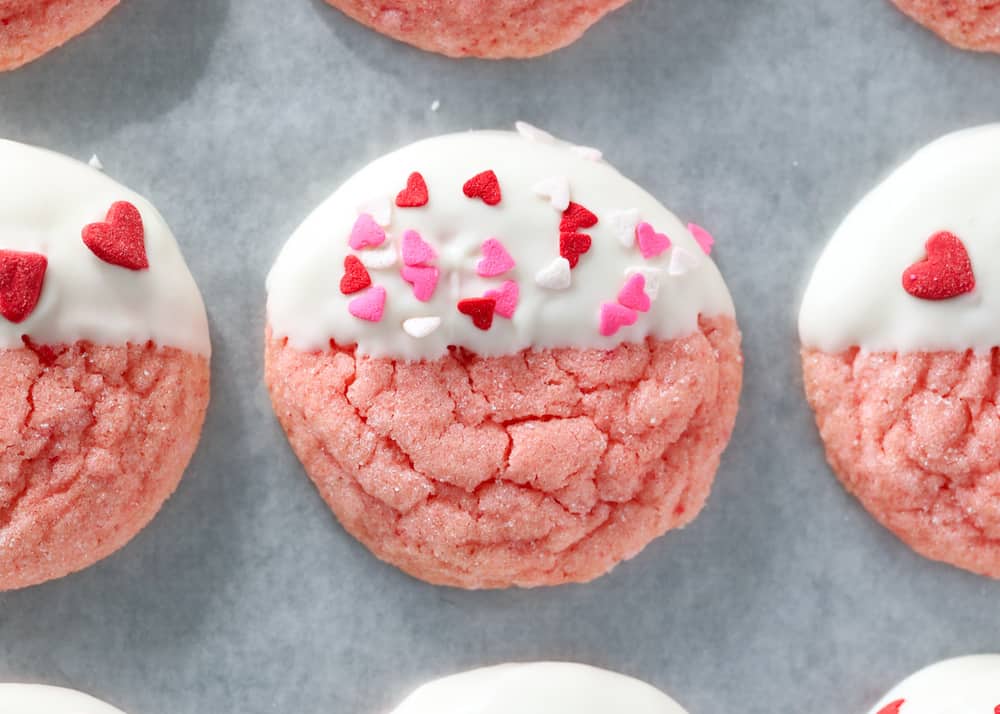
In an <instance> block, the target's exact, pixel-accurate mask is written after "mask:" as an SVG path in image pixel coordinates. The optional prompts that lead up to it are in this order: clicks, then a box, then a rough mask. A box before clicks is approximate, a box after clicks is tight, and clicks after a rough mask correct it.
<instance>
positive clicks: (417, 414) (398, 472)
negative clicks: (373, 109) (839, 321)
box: [265, 132, 742, 588]
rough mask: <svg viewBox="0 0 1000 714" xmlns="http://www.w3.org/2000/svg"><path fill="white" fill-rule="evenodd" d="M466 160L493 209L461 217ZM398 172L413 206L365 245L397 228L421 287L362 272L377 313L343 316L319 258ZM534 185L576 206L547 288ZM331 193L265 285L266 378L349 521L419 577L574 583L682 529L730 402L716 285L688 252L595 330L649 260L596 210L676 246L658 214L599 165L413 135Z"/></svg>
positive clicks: (342, 304)
mask: <svg viewBox="0 0 1000 714" xmlns="http://www.w3.org/2000/svg"><path fill="white" fill-rule="evenodd" d="M442 157H448V158H447V160H443V159H442ZM487 169H488V170H491V171H493V172H494V173H495V175H496V177H497V180H498V182H499V185H500V189H501V190H500V192H499V193H500V195H502V199H501V200H500V201H498V202H497V203H495V204H494V205H489V206H488V207H487V208H485V209H484V206H483V201H481V200H479V199H478V198H476V197H473V198H470V197H468V196H467V195H464V194H463V192H462V190H461V187H462V186H463V182H464V181H465V180H466V179H467V178H468V177H471V176H475V175H477V174H479V173H480V172H482V171H484V170H487ZM415 171H419V172H420V173H421V175H422V176H423V177H424V178H425V181H426V184H427V189H428V190H427V194H428V201H427V203H426V204H425V205H422V206H421V207H419V208H417V209H399V210H396V211H394V214H393V219H392V223H393V225H391V226H389V227H388V228H387V232H388V233H390V234H391V235H395V236H399V235H404V234H405V233H406V232H407V231H410V230H414V231H417V232H419V233H420V235H421V236H422V238H423V240H424V241H426V242H427V243H428V245H429V246H430V248H432V249H433V254H434V256H435V257H434V258H433V260H432V261H431V263H430V264H431V265H433V267H435V268H437V269H439V270H440V271H441V279H440V287H439V288H438V289H437V290H436V291H435V292H434V294H433V296H431V297H430V298H429V299H427V300H419V299H417V298H415V297H414V295H413V293H412V290H411V289H410V286H409V284H407V283H406V282H405V280H404V279H402V278H401V277H400V275H399V273H398V271H394V270H387V271H381V272H380V271H374V272H373V276H372V277H373V280H374V281H375V283H376V284H378V285H379V286H382V287H384V288H385V290H386V300H385V303H384V311H383V315H382V319H381V321H380V322H378V323H377V324H374V323H372V322H370V321H365V320H359V319H356V318H354V317H352V315H351V314H350V311H349V309H348V307H349V305H348V302H347V300H346V299H345V297H344V296H343V295H341V294H340V293H339V291H336V290H330V289H329V285H328V280H327V278H326V277H325V276H326V271H325V270H324V269H323V268H322V266H325V265H338V266H339V265H341V264H342V263H343V261H344V256H345V255H346V254H348V253H350V252H351V251H352V249H351V248H350V245H349V235H350V230H351V226H352V225H353V223H354V221H355V220H356V215H355V214H356V204H357V198H356V195H357V191H358V189H359V187H363V188H364V189H366V190H367V191H370V192H372V193H375V192H377V191H379V190H384V191H385V193H386V195H391V194H392V193H393V192H395V191H396V190H398V189H399V187H401V186H403V185H404V184H405V182H406V179H407V176H410V175H412V174H413V172H415ZM553 172H556V173H559V174H560V175H564V176H566V177H568V180H569V184H570V187H571V190H572V194H573V200H574V201H577V202H579V205H583V206H587V207H589V209H593V211H594V213H593V214H592V215H593V221H588V226H589V227H587V228H586V229H585V230H586V231H587V236H588V237H590V238H592V247H591V249H590V250H589V251H587V252H586V253H584V254H581V255H580V256H579V260H578V263H577V265H576V267H575V268H573V269H572V270H571V275H570V277H571V281H572V284H571V285H569V286H568V287H559V288H553V287H551V281H548V280H545V279H544V277H540V276H539V273H540V272H541V273H544V269H545V268H546V266H549V265H550V264H551V263H552V261H553V260H555V259H557V258H558V257H559V252H560V250H561V241H560V235H561V233H562V231H561V224H562V223H563V222H564V221H565V220H566V217H565V216H563V215H562V213H560V212H559V211H558V210H553V206H552V204H551V202H550V201H548V200H545V199H544V198H542V197H539V196H537V195H536V194H535V193H534V192H532V191H531V190H530V187H532V186H535V185H536V184H538V182H539V181H541V180H543V179H545V178H546V177H547V176H551V175H552V173H553ZM347 186H349V187H351V190H350V191H338V192H337V193H335V194H334V195H333V196H332V197H331V198H330V199H329V200H328V201H327V202H326V203H325V204H324V205H323V206H322V207H321V208H320V209H318V211H319V212H318V213H317V214H316V215H317V216H324V219H323V220H315V219H309V220H307V221H306V222H305V223H304V224H303V226H302V227H301V228H300V229H299V230H298V231H297V232H296V233H295V235H293V236H292V238H291V239H290V240H289V242H288V244H287V245H286V246H285V248H284V250H283V251H282V253H281V256H280V257H279V258H278V261H277V262H276V264H275V266H274V269H273V270H272V272H271V275H270V277H269V279H268V324H269V327H268V334H267V346H266V369H265V377H266V381H267V384H268V387H269V389H270V392H271V398H272V401H273V404H274V408H275V412H276V414H277V415H278V419H279V420H280V422H281V424H282V426H283V427H284V429H285V431H286V433H287V434H288V437H289V440H290V442H291V444H292V448H293V449H294V450H295V452H296V454H297V455H298V456H299V458H300V459H301V461H302V463H303V465H304V466H305V469H306V471H307V473H308V474H309V475H310V476H311V477H312V479H313V481H314V482H315V483H316V486H317V487H318V489H319V491H320V493H321V495H322V496H323V498H324V499H325V500H326V502H327V503H328V504H329V505H330V507H331V508H332V509H333V511H334V512H335V513H336V514H337V516H338V518H339V519H340V521H341V522H342V523H343V524H344V527H345V528H346V529H347V530H348V531H350V532H351V533H352V534H353V535H354V536H356V537H357V538H358V539H359V540H361V541H362V542H363V543H364V544H365V545H367V546H368V547H369V548H370V549H371V550H372V551H373V552H374V553H375V554H376V555H377V556H378V557H380V558H382V559H384V560H386V561H388V562H390V563H393V564H394V565H397V566H398V567H400V568H402V569H404V570H405V571H406V572H408V573H410V574H412V575H414V576H415V577H418V578H422V579H424V580H427V581H429V582H432V583H437V584H445V585H453V586H458V587H465V588H500V587H507V586H511V585H519V586H525V587H530V586H538V585H557V584H559V583H565V582H581V581H587V580H590V579H592V578H595V577H597V576H599V575H601V574H603V573H606V572H607V571H608V570H610V569H611V568H612V567H613V566H614V565H615V564H616V563H618V562H620V561H621V560H624V559H627V558H631V557H632V556H634V555H636V554H637V553H639V551H641V550H642V548H643V547H644V546H645V545H646V544H647V543H649V542H650V541H651V540H652V539H654V538H656V537H657V536H660V535H662V534H663V533H665V532H666V531H668V530H670V529H672V528H678V527H681V526H683V525H685V524H687V523H689V522H690V521H691V520H692V519H694V518H695V516H696V515H697V514H698V512H699V511H700V510H701V508H702V506H703V505H704V502H705V499H706V498H707V496H708V492H709V489H710V487H711V484H712V480H713V477H714V474H715V471H716V468H717V467H718V463H719V455H720V454H721V452H722V450H723V448H724V447H725V445H726V442H727V441H728V439H729V435H730V432H731V430H732V427H733V421H734V418H735V416H736V410H737V402H738V397H739V392H740V382H741V375H742V358H741V354H740V348H739V343H740V335H739V330H738V328H737V326H736V322H735V320H734V317H733V307H732V303H731V300H730V298H729V294H728V291H727V290H726V287H725V284H724V283H723V281H722V278H721V276H720V275H719V273H718V271H717V269H716V268H715V266H714V265H713V264H712V263H711V261H710V260H705V261H704V262H702V263H699V266H698V267H697V268H696V269H693V270H692V272H690V273H688V274H687V275H685V276H683V277H663V278H662V280H661V284H660V285H659V290H658V291H657V293H656V298H655V299H653V298H652V296H648V297H650V301H649V304H648V305H646V304H643V305H642V307H644V308H645V309H644V311H643V312H641V313H637V317H636V319H635V320H634V321H633V322H632V323H631V324H629V325H627V326H620V329H618V330H616V332H615V333H614V334H613V335H609V334H603V333H604V332H606V331H604V330H602V309H601V308H602V305H605V304H607V302H608V301H614V300H616V298H617V296H619V294H621V293H623V288H624V287H625V286H626V285H627V284H629V283H630V281H631V282H632V283H633V284H634V283H635V282H636V281H635V279H634V276H633V274H632V273H631V272H630V271H634V270H635V269H640V268H641V269H643V270H648V271H660V272H661V273H662V274H663V275H664V276H666V274H667V267H668V266H669V263H670V252H669V251H667V252H666V253H664V254H663V255H661V256H658V257H656V258H652V259H647V258H645V257H644V256H643V255H642V253H641V252H640V250H639V247H638V246H637V245H636V244H635V243H634V241H633V242H632V243H631V244H630V245H629V246H623V245H622V242H621V241H620V240H619V239H618V238H617V237H616V232H615V226H614V225H612V224H611V223H610V222H608V223H607V224H606V223H605V222H603V221H600V220H599V218H598V217H599V216H601V215H605V213H606V212H610V211H613V210H618V209H623V208H625V209H635V210H636V211H637V212H638V213H639V214H640V215H641V216H642V217H643V219H644V220H647V221H649V222H650V223H652V224H654V225H656V226H657V227H658V228H659V229H660V230H667V231H670V233H671V235H673V236H675V241H676V242H677V243H678V244H680V245H683V246H685V247H686V248H688V249H690V250H696V249H697V244H696V243H695V241H694V238H693V237H692V236H691V235H690V233H689V232H688V231H687V230H686V229H685V228H684V226H683V224H682V223H680V221H678V220H677V218H676V217H674V216H673V215H671V214H670V213H669V212H668V211H667V210H666V209H665V208H663V207H662V206H661V205H660V204H658V203H657V202H656V201H655V200H654V199H652V198H651V197H649V196H648V195H647V194H645V193H644V192H642V191H641V190H640V189H638V188H637V187H636V186H634V185H633V184H631V183H630V182H628V181H627V180H625V179H624V178H623V177H622V176H621V175H620V174H618V173H617V172H616V171H615V170H614V169H612V168H611V167H610V166H608V165H607V164H604V163H602V162H595V161H592V160H588V159H586V158H584V157H581V156H580V155H579V153H577V152H574V151H573V150H572V147H570V146H568V145H563V144H551V145H550V144H539V143H536V142H532V141H529V140H527V139H525V138H522V137H520V136H518V135H517V134H514V133H502V132H489V133H486V132H473V133H466V134H461V135H452V136H445V137H439V138H437V139H431V140H428V141H424V142H420V143H418V144H415V145H412V146H410V147H407V148H405V149H403V150H401V151H398V152H396V153H394V154H392V155H390V156H389V157H386V158H383V159H382V160H380V161H379V162H377V163H375V164H373V165H372V166H370V167H369V168H367V169H364V170H362V171H361V172H360V173H359V174H358V175H357V176H356V177H355V178H354V179H352V180H351V181H350V182H349V183H348V184H347ZM331 236H335V238H334V239H333V240H331V239H330V237H331ZM338 236H339V238H337V237H338ZM545 236H548V239H547V240H546V239H545V238H544V237H545ZM487 238H493V239H495V240H496V241H497V243H499V244H500V245H502V246H503V250H504V252H505V253H506V254H509V256H510V258H511V260H510V263H511V265H509V266H508V267H507V269H506V270H505V271H504V272H503V273H502V274H501V275H491V274H487V275H483V274H482V273H483V272H484V271H482V270H481V269H480V268H481V263H480V261H481V260H482V257H483V244H484V242H485V241H486V239H487ZM489 249H493V250H495V249H496V245H494V244H491V245H490V247H489ZM485 272H486V273H491V272H492V271H485ZM650 274H652V272H650ZM625 294H626V295H631V293H630V292H628V291H625ZM633 297H634V296H633ZM625 309H628V308H625ZM413 321H418V322H417V323H414V322H413ZM428 321H429V322H428ZM414 324H418V325H420V326H422V325H424V324H427V325H429V329H428V330H426V331H425V330H415V329H413V326H414Z"/></svg>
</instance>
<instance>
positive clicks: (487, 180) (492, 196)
mask: <svg viewBox="0 0 1000 714" xmlns="http://www.w3.org/2000/svg"><path fill="white" fill-rule="evenodd" d="M462 192H463V193H464V194H465V195H466V196H468V197H469V198H481V199H483V203H485V204H486V205H487V206H495V205H497V204H498V203H500V200H501V199H502V198H503V194H502V193H501V192H500V181H499V180H498V179H497V175H496V174H495V173H493V172H492V171H483V172H482V173H481V174H477V175H475V176H473V177H472V178H470V179H469V180H468V181H466V182H465V185H464V186H462Z"/></svg>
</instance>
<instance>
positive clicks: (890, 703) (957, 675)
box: [871, 655, 1000, 714]
mask: <svg viewBox="0 0 1000 714" xmlns="http://www.w3.org/2000/svg"><path fill="white" fill-rule="evenodd" d="M943 712H948V714H995V712H1000V655H980V656H974V657H960V658H958V659H951V660H947V661H945V662H939V663H937V664H935V665H933V666H931V667H928V668H926V669H923V670H921V671H919V672H917V673H916V674H914V675H913V676H912V677H910V678H909V679H907V680H905V681H904V682H902V683H901V684H899V685H898V686H897V687H896V688H895V689H893V690H892V691H891V692H889V693H888V694H886V695H885V696H884V697H882V701H880V702H879V703H878V704H876V705H875V708H874V709H872V710H871V714H943Z"/></svg>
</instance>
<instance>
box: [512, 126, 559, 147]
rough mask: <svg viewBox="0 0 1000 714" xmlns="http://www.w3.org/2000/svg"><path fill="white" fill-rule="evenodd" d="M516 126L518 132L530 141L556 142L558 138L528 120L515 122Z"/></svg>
mask: <svg viewBox="0 0 1000 714" xmlns="http://www.w3.org/2000/svg"><path fill="white" fill-rule="evenodd" d="M514 128H515V129H517V133H518V134H520V135H521V136H523V137H524V138H525V139H527V140H528V141H537V142H538V143H539V144H554V143H556V138H555V137H554V136H552V134H550V133H549V132H547V131H543V130H542V129H539V128H538V127H537V126H532V125H531V124H529V123H528V122H526V121H518V122H514Z"/></svg>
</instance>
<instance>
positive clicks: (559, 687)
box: [392, 662, 685, 714]
mask: <svg viewBox="0 0 1000 714" xmlns="http://www.w3.org/2000/svg"><path fill="white" fill-rule="evenodd" d="M626 712H627V714H685V711H684V709H682V708H681V707H680V705H679V704H677V702H675V701H674V700H673V699H671V698H670V697H668V696H667V695H666V694H663V693H662V692H660V691H659V690H657V689H655V688H654V687H651V686H650V685H648V684H645V683H643V682H640V681H639V680H637V679H632V678H631V677H625V676H623V675H620V674H615V673H613V672H608V671H605V670H602V669H596V668H594V667H588V666H585V665H580V664H568V663H561V662H538V663H533V664H505V665H500V666H498V667H487V668H485V669H477V670H473V671H471V672H465V673H464V674H458V675H454V676H451V677H445V678H444V679H439V680H436V681H434V682H431V683H430V684H425V685H424V686H422V687H421V688H420V689H418V690H417V691H415V692H414V693H413V694H411V695H410V696H409V697H407V699H406V701H404V702H403V703H402V704H400V705H399V706H398V707H397V708H396V709H395V710H393V712H392V714H514V713H516V714H624V713H626Z"/></svg>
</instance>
